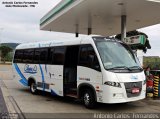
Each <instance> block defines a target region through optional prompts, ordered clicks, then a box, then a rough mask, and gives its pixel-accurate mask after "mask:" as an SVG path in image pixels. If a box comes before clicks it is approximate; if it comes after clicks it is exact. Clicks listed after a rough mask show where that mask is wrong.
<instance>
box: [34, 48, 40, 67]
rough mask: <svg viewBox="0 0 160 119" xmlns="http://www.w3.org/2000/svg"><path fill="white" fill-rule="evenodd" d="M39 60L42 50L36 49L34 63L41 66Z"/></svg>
mask: <svg viewBox="0 0 160 119" xmlns="http://www.w3.org/2000/svg"><path fill="white" fill-rule="evenodd" d="M39 58H40V49H35V54H34V63H35V64H39Z"/></svg>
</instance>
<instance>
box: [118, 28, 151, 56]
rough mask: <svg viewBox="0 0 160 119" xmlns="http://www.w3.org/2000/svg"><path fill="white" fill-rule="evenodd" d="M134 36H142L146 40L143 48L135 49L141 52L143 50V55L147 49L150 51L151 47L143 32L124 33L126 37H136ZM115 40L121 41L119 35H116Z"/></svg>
mask: <svg viewBox="0 0 160 119" xmlns="http://www.w3.org/2000/svg"><path fill="white" fill-rule="evenodd" d="M136 35H144V36H145V37H146V39H147V40H146V43H145V45H144V46H139V47H136V48H137V49H141V50H143V52H144V53H146V52H147V49H151V45H150V43H149V40H148V36H147V34H145V33H143V32H140V31H137V30H134V31H129V32H127V33H126V36H127V37H131V36H136ZM115 38H117V39H121V34H118V35H116V36H115ZM133 49H134V48H133Z"/></svg>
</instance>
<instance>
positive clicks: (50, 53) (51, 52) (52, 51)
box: [47, 48, 54, 64]
mask: <svg viewBox="0 0 160 119" xmlns="http://www.w3.org/2000/svg"><path fill="white" fill-rule="evenodd" d="M53 53H54V48H49V49H48V60H47V64H52V61H53V60H52V59H53Z"/></svg>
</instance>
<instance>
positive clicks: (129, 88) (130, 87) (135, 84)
mask: <svg viewBox="0 0 160 119" xmlns="http://www.w3.org/2000/svg"><path fill="white" fill-rule="evenodd" d="M124 85H125V89H126V94H127V97H128V98H131V97H136V96H139V95H140V93H141V90H142V81H140V82H130V83H124ZM134 89H138V90H139V92H136V93H133V90H134Z"/></svg>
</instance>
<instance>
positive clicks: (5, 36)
mask: <svg viewBox="0 0 160 119" xmlns="http://www.w3.org/2000/svg"><path fill="white" fill-rule="evenodd" d="M6 1H7V2H10V1H29V2H32V1H36V2H38V4H37V5H36V7H35V8H34V7H33V8H32V7H29V8H8V7H5V5H4V4H2V2H6ZM60 1H61V0H0V43H8V42H12V43H27V42H33V41H42V40H52V39H53V38H56V37H58V38H59V39H63V38H64V37H65V38H68V39H72V38H74V37H75V34H68V33H59V32H49V31H41V30H40V26H39V23H40V19H41V18H42V17H43V16H44V15H45V14H46V13H47V12H48V11H49V10H51V9H52V8H53V7H54V6H55V5H56V4H58V3H59V2H60ZM139 31H142V32H144V33H146V34H147V35H148V37H149V40H150V44H151V47H152V49H151V50H148V51H147V53H146V54H145V56H160V42H159V40H160V38H159V37H160V24H159V25H154V26H150V27H146V28H143V29H139Z"/></svg>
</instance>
